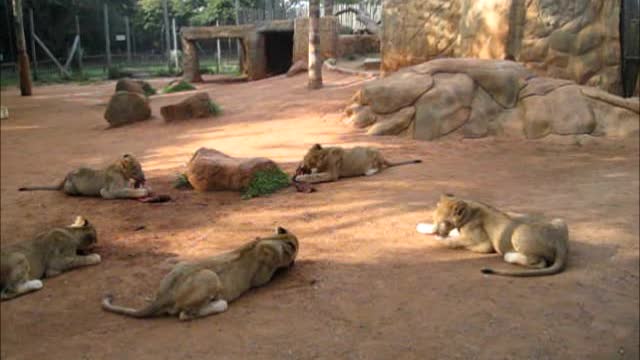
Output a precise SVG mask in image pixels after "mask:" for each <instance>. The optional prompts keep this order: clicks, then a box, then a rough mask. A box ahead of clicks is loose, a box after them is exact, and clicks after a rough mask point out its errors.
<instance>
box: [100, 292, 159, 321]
mask: <svg viewBox="0 0 640 360" xmlns="http://www.w3.org/2000/svg"><path fill="white" fill-rule="evenodd" d="M112 301H113V296H112V295H106V296H105V297H104V298H103V299H102V308H103V309H104V310H106V311H110V312H113V313H116V314H121V315H126V316H131V317H134V318H148V317H153V316H157V315H160V314H161V313H162V312H163V310H164V308H165V304H164V303H163V302H161V301H158V299H155V300H154V301H153V302H152V303H151V304H149V305H147V306H146V307H143V308H142V309H138V310H136V309H132V308H128V307H124V306H118V305H113V304H112Z"/></svg>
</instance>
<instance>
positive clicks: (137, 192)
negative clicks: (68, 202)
mask: <svg viewBox="0 0 640 360" xmlns="http://www.w3.org/2000/svg"><path fill="white" fill-rule="evenodd" d="M130 180H133V181H135V185H134V186H137V185H143V184H144V181H145V177H144V172H142V167H141V166H140V163H139V162H138V160H136V158H135V157H134V156H133V155H129V154H125V155H122V156H121V157H120V158H119V159H118V160H116V161H114V162H113V163H112V164H111V165H109V166H107V167H106V168H105V169H99V170H95V169H89V168H79V169H76V170H73V171H72V172H70V173H69V174H67V176H66V177H65V178H64V180H63V181H62V182H61V183H60V184H59V185H56V186H28V187H22V188H20V189H18V190H20V191H32V190H62V191H64V192H65V193H66V194H68V195H76V196H101V197H102V198H104V199H136V198H142V197H146V196H148V195H149V190H148V189H145V188H133V187H131V184H130Z"/></svg>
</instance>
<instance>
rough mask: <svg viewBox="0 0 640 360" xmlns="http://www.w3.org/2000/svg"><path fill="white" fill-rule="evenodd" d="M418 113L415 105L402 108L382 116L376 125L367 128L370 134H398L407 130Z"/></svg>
mask: <svg viewBox="0 0 640 360" xmlns="http://www.w3.org/2000/svg"><path fill="white" fill-rule="evenodd" d="M415 113H416V108H414V107H413V106H409V107H406V108H404V109H401V110H399V111H397V112H395V113H393V114H391V115H386V116H381V117H380V119H379V120H378V121H377V122H376V124H375V125H373V126H372V127H370V128H369V130H367V134H369V135H376V136H379V135H398V134H401V133H402V132H403V131H405V130H406V129H407V128H408V127H409V125H411V121H412V120H413V115H415Z"/></svg>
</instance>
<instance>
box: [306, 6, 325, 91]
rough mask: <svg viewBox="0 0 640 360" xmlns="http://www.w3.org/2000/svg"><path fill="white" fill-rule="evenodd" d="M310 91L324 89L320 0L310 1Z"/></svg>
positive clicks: (308, 84)
mask: <svg viewBox="0 0 640 360" xmlns="http://www.w3.org/2000/svg"><path fill="white" fill-rule="evenodd" d="M308 67H309V70H308V71H309V82H308V83H307V86H308V87H309V89H319V88H321V87H322V59H321V58H320V0H309V66H308Z"/></svg>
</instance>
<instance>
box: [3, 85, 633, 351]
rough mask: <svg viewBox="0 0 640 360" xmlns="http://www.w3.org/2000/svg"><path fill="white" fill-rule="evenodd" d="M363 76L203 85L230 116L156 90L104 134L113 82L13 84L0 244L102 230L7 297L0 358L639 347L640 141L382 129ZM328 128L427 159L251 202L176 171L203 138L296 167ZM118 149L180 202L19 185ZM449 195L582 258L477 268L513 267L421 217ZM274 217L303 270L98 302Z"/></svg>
mask: <svg viewBox="0 0 640 360" xmlns="http://www.w3.org/2000/svg"><path fill="white" fill-rule="evenodd" d="M362 81H364V80H363V79H361V78H356V77H350V76H346V75H339V74H332V73H325V87H324V89H322V90H318V91H313V92H310V91H308V90H306V87H305V85H306V77H305V76H304V75H300V76H297V77H294V78H284V77H276V78H271V79H267V80H263V81H257V82H250V83H240V84H211V83H210V84H204V85H200V86H199V89H200V90H206V91H207V92H208V93H209V94H210V95H211V97H212V98H213V99H215V100H216V101H218V102H219V103H220V104H221V106H222V108H223V110H224V115H223V116H221V117H219V118H215V119H205V120H198V121H192V122H190V123H184V124H171V125H165V124H164V123H163V122H162V121H161V119H160V117H159V109H160V107H161V106H162V105H165V104H168V103H172V102H175V101H177V100H180V99H182V98H184V97H185V96H186V95H187V94H186V93H182V94H172V95H159V96H154V97H153V98H152V100H151V104H152V108H153V113H154V114H155V116H156V117H155V118H154V119H153V120H151V121H148V122H145V123H140V124H136V125H133V126H129V127H125V128H119V129H111V130H105V127H106V122H105V120H104V119H103V118H102V115H103V112H104V109H105V104H106V101H107V99H108V97H109V95H110V94H111V93H112V91H113V89H114V83H113V82H107V83H101V84H97V85H52V86H46V87H38V88H35V91H34V92H35V95H34V96H32V97H29V98H22V97H19V96H18V92H17V90H14V89H8V90H3V91H2V103H3V104H4V105H8V106H9V109H10V115H11V118H10V119H9V120H3V121H2V123H1V125H0V134H1V140H2V147H1V159H2V166H1V170H2V182H1V195H2V200H1V206H2V207H1V210H2V212H1V214H2V219H1V225H2V232H1V235H2V237H1V239H2V244H3V245H5V244H10V243H13V242H15V241H20V240H23V239H27V238H29V237H31V236H33V235H34V234H35V233H36V232H38V231H40V230H44V229H47V228H49V227H52V226H59V225H65V224H68V223H70V222H71V221H72V220H73V217H74V216H75V215H78V214H82V215H84V216H86V217H87V218H88V219H90V220H91V221H92V222H93V223H94V224H95V225H96V226H97V229H98V231H99V247H98V249H97V251H98V252H99V253H100V254H101V255H102V258H103V262H102V264H100V265H99V266H95V267H90V268H85V269H79V270H75V271H71V272H69V273H66V274H64V275H62V276H60V277H56V278H53V279H50V280H46V281H45V287H44V289H43V290H41V291H39V292H36V293H33V294H30V295H27V296H24V297H21V298H18V299H16V300H13V301H8V302H3V303H2V305H1V311H2V321H1V326H2V335H1V345H2V349H1V355H2V359H30V360H31V359H65V360H66V359H136V360H145V359H153V360H157V359H205V358H206V359H212V358H215V359H249V358H251V359H637V358H638V356H639V354H638V346H639V340H638V337H639V325H638V322H639V309H638V305H639V303H638V302H639V301H638V299H639V294H638V291H639V283H638V281H639V278H638V276H639V258H638V253H639V247H638V241H639V226H638V217H639V215H640V214H639V204H638V201H639V198H638V193H639V192H638V187H639V174H638V171H639V145H638V140H637V139H636V140H632V141H620V140H605V139H601V140H597V141H593V142H590V143H587V144H585V145H581V146H578V145H572V144H566V143H561V142H558V141H555V140H554V141H546V140H545V141H516V140H507V139H486V140H464V141H461V140H458V139H448V140H442V141H435V142H420V141H413V140H408V139H403V138H397V137H369V136H367V135H365V134H364V133H363V132H362V131H360V130H354V129H351V128H350V127H348V126H345V125H343V124H342V123H341V122H340V115H341V110H342V108H343V107H344V106H345V104H346V102H347V100H348V99H349V98H350V97H351V95H352V94H353V92H354V91H355V90H356V89H357V88H358V86H359V85H361V83H362ZM165 82H167V81H166V80H157V81H154V84H155V85H160V84H162V83H165ZM316 142H318V143H323V144H340V145H347V146H353V145H374V146H378V147H380V148H381V149H382V150H383V152H384V154H385V155H386V156H387V158H389V159H391V160H402V159H414V158H418V159H423V160H424V162H423V163H422V164H418V165H410V166H404V167H398V168H393V169H389V170H387V171H383V172H382V173H380V174H377V175H375V176H372V177H368V178H352V179H347V180H341V181H339V182H337V183H331V184H323V185H320V186H318V190H319V191H318V192H316V193H313V194H302V193H296V192H295V191H294V190H293V189H292V188H289V189H285V190H283V191H281V192H279V193H277V194H274V195H272V196H270V197H265V198H257V199H252V200H241V199H240V195H239V194H238V193H232V192H217V193H205V194H202V193H195V192H192V191H181V190H175V189H173V188H172V186H171V185H172V182H173V180H174V177H175V174H177V173H178V172H180V171H182V170H184V167H185V163H186V162H187V161H188V160H189V157H190V156H191V154H192V153H193V152H194V151H195V150H196V149H197V148H199V147H201V146H207V147H212V148H216V149H218V150H221V151H223V152H226V153H228V154H231V155H234V156H266V157H270V158H272V159H274V160H275V161H277V162H279V163H280V164H282V166H283V168H284V169H285V170H286V171H288V172H292V171H293V170H294V168H295V165H296V163H297V161H299V160H300V159H301V158H302V156H303V154H304V153H305V151H306V149H307V148H308V147H309V146H311V145H312V144H313V143H316ZM123 152H132V153H134V154H136V155H137V156H138V157H139V158H140V159H141V161H142V164H143V167H144V169H145V171H146V173H147V177H148V184H149V185H150V186H151V187H152V188H153V190H155V191H156V192H159V193H168V194H170V195H171V196H172V197H173V198H174V199H175V201H173V202H169V203H165V204H143V203H138V202H135V201H128V200H113V201H106V200H100V199H90V198H73V197H67V196H65V195H63V194H60V193H54V192H31V193H27V192H18V191H16V189H17V188H18V187H19V186H22V185H25V184H31V185H33V184H54V183H56V182H57V181H59V180H60V179H61V178H62V177H63V176H64V175H65V174H66V172H67V171H68V170H70V169H73V168H74V167H77V166H80V165H89V166H99V165H102V164H105V163H107V162H110V161H112V160H113V159H115V158H116V157H117V156H118V155H119V154H121V153H123ZM443 192H453V193H455V194H456V195H459V196H461V197H469V198H474V199H477V200H481V201H485V202H488V203H491V204H494V205H495V206H497V207H499V208H502V209H505V210H510V211H517V212H530V213H544V214H546V215H547V216H548V217H563V218H565V219H566V221H567V223H568V224H569V228H570V236H571V252H570V265H569V268H568V269H567V271H566V272H564V273H562V274H559V275H556V276H550V277H541V278H529V279H516V278H501V277H491V276H486V275H482V274H481V273H480V271H479V270H480V268H482V267H484V266H491V267H495V268H499V267H500V268H504V267H508V266H510V265H507V264H504V263H503V262H502V260H501V258H500V257H499V256H496V255H478V254H473V253H470V252H466V251H456V250H451V249H446V248H443V247H442V246H441V245H439V244H437V243H436V242H435V241H434V240H433V239H431V238H430V237H428V236H424V235H420V234H418V233H416V232H415V225H416V223H417V222H419V221H423V220H427V219H429V218H430V216H431V211H432V210H433V208H434V205H435V203H436V201H437V199H438V197H439V195H440V194H441V193H443ZM276 224H279V225H282V226H285V227H287V228H288V229H289V230H291V231H292V232H294V233H295V234H297V235H298V237H299V239H300V246H301V248H300V253H299V257H298V262H297V264H296V266H295V267H294V268H292V269H291V271H290V272H288V273H286V274H284V275H283V276H279V277H277V278H276V279H274V281H273V282H272V283H271V284H270V285H268V286H266V287H263V288H260V289H257V290H254V291H251V292H250V293H248V294H246V295H245V296H243V297H241V298H240V299H239V300H237V301H236V302H234V303H232V304H231V306H230V308H229V310H228V311H227V312H225V313H223V314H220V315H218V316H214V317H209V318H206V319H202V320H197V321H193V322H188V323H181V322H179V321H178V320H177V319H176V318H169V317H167V318H159V319H152V320H136V319H131V318H125V317H122V316H118V315H115V314H111V313H106V312H103V311H102V310H101V309H100V306H99V303H100V299H101V297H102V296H103V295H104V294H105V293H108V292H111V293H113V294H114V295H115V297H116V300H115V301H116V303H118V304H126V305H132V306H136V307H137V306H142V305H144V304H145V301H146V300H145V298H146V297H149V296H152V295H153V293H154V290H155V289H156V287H157V285H158V283H159V281H160V279H161V278H162V277H163V275H164V274H166V273H167V272H168V271H169V269H170V268H171V266H172V264H174V263H175V262H176V261H178V260H185V259H196V258H201V257H204V256H207V255H209V254H216V253H219V252H222V251H226V250H229V249H233V248H235V247H237V246H239V245H240V244H243V243H244V242H246V241H248V240H251V239H253V238H254V237H255V236H259V235H263V234H269V233H270V232H271V231H272V229H273V227H274V225H276ZM140 226H144V229H142V230H137V231H136V229H137V228H138V227H140Z"/></svg>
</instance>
